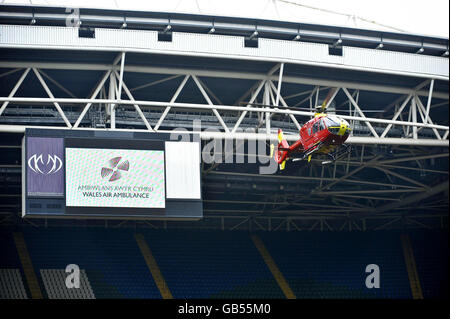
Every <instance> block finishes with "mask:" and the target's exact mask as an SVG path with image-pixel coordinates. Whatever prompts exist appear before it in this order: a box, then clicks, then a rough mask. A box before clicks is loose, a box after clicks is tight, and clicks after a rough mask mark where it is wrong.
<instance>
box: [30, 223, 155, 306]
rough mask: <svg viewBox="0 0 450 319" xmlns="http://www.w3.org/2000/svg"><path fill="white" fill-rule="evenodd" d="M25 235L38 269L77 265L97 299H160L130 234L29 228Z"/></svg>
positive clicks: (82, 229)
mask: <svg viewBox="0 0 450 319" xmlns="http://www.w3.org/2000/svg"><path fill="white" fill-rule="evenodd" d="M24 236H25V240H26V242H27V246H28V250H29V252H30V255H31V259H32V260H33V265H34V267H35V269H63V270H64V269H65V268H66V266H67V265H68V264H77V265H78V266H79V267H80V269H84V270H85V272H86V275H87V277H88V279H89V282H90V284H91V287H92V289H93V291H94V295H95V297H96V298H160V294H159V291H158V289H157V288H156V286H155V284H154V282H153V280H152V278H151V276H150V273H149V270H148V268H147V267H146V265H145V261H144V258H143V257H142V255H141V254H140V251H139V248H138V247H137V245H136V242H135V240H134V238H133V236H132V232H130V231H127V230H125V231H122V230H107V229H106V230H105V229H101V228H100V229H98V228H95V229H84V228H77V229H61V228H57V229H26V230H24ZM47 295H48V294H47Z"/></svg>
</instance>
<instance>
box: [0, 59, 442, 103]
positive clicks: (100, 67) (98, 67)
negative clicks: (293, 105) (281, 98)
mask: <svg viewBox="0 0 450 319" xmlns="http://www.w3.org/2000/svg"><path fill="white" fill-rule="evenodd" d="M27 67H30V68H33V67H36V68H40V69H61V70H90V71H107V70H110V69H111V65H110V64H98V63H72V62H66V63H57V62H38V61H34V62H30V61H20V62H9V61H0V68H27ZM114 69H115V70H119V66H114ZM124 70H125V72H134V73H153V74H168V75H196V76H199V77H219V78H233V79H246V80H271V81H277V80H278V76H276V75H273V74H272V75H270V74H269V75H268V74H264V73H256V72H236V71H226V70H220V71H216V70H205V69H190V68H167V67H154V66H146V65H125V67H124ZM283 82H285V83H293V84H307V85H318V86H327V87H346V88H348V89H355V90H361V91H374V92H385V93H394V94H406V95H407V94H417V95H419V96H425V97H428V96H429V91H428V90H414V88H408V87H395V86H388V85H379V84H364V83H358V82H348V81H335V80H323V79H315V78H307V77H299V76H290V75H283ZM433 97H435V98H439V99H445V100H448V99H449V94H448V93H445V92H434V93H433Z"/></svg>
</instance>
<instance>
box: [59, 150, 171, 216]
mask: <svg viewBox="0 0 450 319" xmlns="http://www.w3.org/2000/svg"><path fill="white" fill-rule="evenodd" d="M65 155H66V206H72V207H124V208H125V207H133V208H165V178H164V176H165V172H164V151H161V150H131V149H93V148H66V154H65Z"/></svg>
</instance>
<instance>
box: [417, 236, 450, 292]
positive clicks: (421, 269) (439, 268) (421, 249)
mask: <svg viewBox="0 0 450 319" xmlns="http://www.w3.org/2000/svg"><path fill="white" fill-rule="evenodd" d="M410 238H411V245H412V247H413V252H414V258H415V260H416V267H417V272H418V274H419V279H420V283H421V286H422V294H423V297H424V298H448V232H435V231H419V230H417V231H414V232H411V233H410Z"/></svg>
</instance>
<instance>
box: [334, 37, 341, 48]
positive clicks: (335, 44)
mask: <svg viewBox="0 0 450 319" xmlns="http://www.w3.org/2000/svg"><path fill="white" fill-rule="evenodd" d="M341 43H342V39H341V38H339V39H338V40H337V41H336V42H335V43H334V44H333V48H335V47H337V46H338V45H339V44H341Z"/></svg>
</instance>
